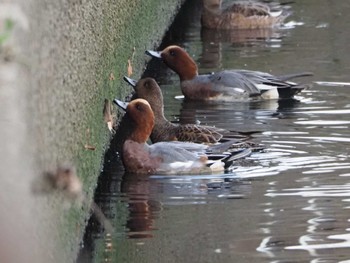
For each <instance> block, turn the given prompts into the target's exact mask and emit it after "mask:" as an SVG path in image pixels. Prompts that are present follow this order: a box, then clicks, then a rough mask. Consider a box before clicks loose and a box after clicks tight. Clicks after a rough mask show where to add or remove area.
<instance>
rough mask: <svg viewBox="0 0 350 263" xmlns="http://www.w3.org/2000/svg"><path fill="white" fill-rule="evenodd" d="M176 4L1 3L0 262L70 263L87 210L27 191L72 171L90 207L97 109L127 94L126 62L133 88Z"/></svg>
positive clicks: (101, 145) (103, 134) (98, 134)
mask: <svg viewBox="0 0 350 263" xmlns="http://www.w3.org/2000/svg"><path fill="white" fill-rule="evenodd" d="M182 2H183V0H142V1H141V0H7V1H6V0H1V1H0V127H1V128H0V138H1V141H2V145H1V147H0V164H1V165H0V171H1V177H0V180H1V183H0V207H1V208H2V211H1V213H0V232H1V237H0V255H1V262H74V261H75V258H76V255H77V252H78V250H79V242H80V241H81V239H82V236H83V232H84V227H85V224H86V219H87V217H88V215H89V205H88V203H89V201H87V202H85V204H84V205H81V204H80V203H76V202H75V203H72V202H70V201H69V200H68V201H67V200H66V198H64V196H62V194H60V193H57V192H54V193H50V194H46V195H38V194H34V193H33V191H32V188H33V184H34V185H35V182H36V180H37V178H38V177H40V176H41V175H42V174H43V172H45V171H48V170H52V169H55V167H57V165H58V164H60V163H65V162H69V163H70V164H72V165H73V166H75V168H76V171H77V175H78V177H79V178H80V179H81V180H82V182H83V185H84V187H83V188H84V195H85V196H86V200H91V199H92V197H93V191H94V188H95V186H96V180H97V177H98V175H99V172H100V169H101V164H102V157H103V153H104V150H105V147H106V146H107V145H108V141H109V139H110V133H109V131H108V129H107V126H106V124H105V123H104V120H103V115H102V109H103V103H104V99H105V98H107V99H113V98H114V97H119V98H123V97H124V96H126V95H127V94H129V93H130V92H131V89H130V88H129V87H128V85H127V84H124V83H123V81H122V76H124V75H126V74H127V65H128V60H130V61H131V65H132V69H133V75H132V77H133V78H135V79H137V78H139V77H140V75H141V74H142V72H143V70H144V67H145V63H146V62H147V59H148V58H147V57H146V56H145V55H144V51H145V50H146V49H152V48H154V47H155V46H157V45H158V44H159V43H160V40H161V39H162V36H163V35H164V33H165V32H166V30H167V28H168V26H169V25H170V23H171V21H172V19H173V17H174V15H175V14H176V12H177V10H178V9H179V7H180V5H181V4H182ZM85 145H91V146H93V147H95V149H94V150H91V149H90V150H89V149H86V147H85Z"/></svg>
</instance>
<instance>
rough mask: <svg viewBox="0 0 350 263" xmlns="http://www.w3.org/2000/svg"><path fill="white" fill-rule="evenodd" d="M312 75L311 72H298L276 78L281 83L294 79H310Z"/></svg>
mask: <svg viewBox="0 0 350 263" xmlns="http://www.w3.org/2000/svg"><path fill="white" fill-rule="evenodd" d="M313 75H314V73H312V72H300V73H292V74H286V75H281V76H278V77H277V78H278V79H279V80H281V81H287V80H290V79H294V78H301V77H310V76H313Z"/></svg>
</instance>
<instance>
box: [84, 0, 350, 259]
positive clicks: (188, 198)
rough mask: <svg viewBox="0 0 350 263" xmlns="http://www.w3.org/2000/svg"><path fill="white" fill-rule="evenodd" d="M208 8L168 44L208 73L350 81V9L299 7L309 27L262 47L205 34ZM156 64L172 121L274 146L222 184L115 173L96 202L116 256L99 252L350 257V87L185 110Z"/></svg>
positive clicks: (311, 3)
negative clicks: (302, 74)
mask: <svg viewBox="0 0 350 263" xmlns="http://www.w3.org/2000/svg"><path fill="white" fill-rule="evenodd" d="M189 2H191V1H189ZM198 3H199V1H193V2H192V4H188V9H189V11H188V17H187V20H188V21H189V22H188V23H189V24H187V25H186V26H182V27H181V30H182V31H183V29H184V28H187V29H186V32H185V33H183V32H182V33H179V32H177V31H175V32H173V33H172V34H171V41H170V42H171V43H170V44H174V43H176V44H180V45H182V46H184V47H185V48H186V49H187V50H188V51H189V52H190V54H191V56H193V57H194V58H195V60H196V61H197V62H198V63H199V67H200V68H199V71H200V72H211V71H214V70H217V69H223V68H249V69H256V70H261V71H267V72H272V73H274V74H278V73H279V74H283V73H290V72H298V71H313V72H314V77H313V78H311V79H300V81H301V82H308V81H319V80H322V81H334V82H349V80H350V78H349V74H348V72H349V70H348V69H349V68H350V58H349V53H348V48H347V46H348V43H349V41H350V35H348V34H343V33H342V32H347V30H348V24H349V23H350V17H349V16H344V15H342V13H343V10H346V8H349V7H350V2H349V3H348V2H346V1H342V2H340V1H339V3H338V2H337V5H335V4H331V3H333V1H326V0H317V1H316V0H308V1H299V2H298V3H295V4H293V10H294V12H295V17H293V20H296V21H301V22H303V23H304V25H300V26H297V27H295V28H292V29H283V30H281V31H279V32H260V33H261V34H262V35H258V37H257V38H256V39H254V37H252V36H251V35H248V34H246V32H241V34H240V35H234V34H233V33H232V32H229V33H227V34H225V33H224V32H219V33H218V32H210V31H207V32H204V31H201V30H200V27H199V24H198V21H199V20H198V18H199V15H198V10H199V9H198V7H196V5H197V4H198ZM192 5H193V6H192ZM191 8H192V9H191ZM196 10H197V11H196ZM184 20H185V19H184ZM325 25H326V26H325ZM178 30H179V29H178ZM244 33H245V34H244ZM268 33H269V35H267V34H268ZM264 34H265V37H263V36H264ZM259 36H260V37H259ZM266 36H267V39H266ZM150 65H151V66H152V65H153V66H154V67H157V69H156V70H155V71H154V72H152V70H151V73H148V74H150V75H152V74H154V75H152V76H155V77H156V78H157V80H158V82H159V83H160V85H161V88H162V91H163V94H164V99H165V105H166V106H165V114H166V116H167V118H168V119H169V120H172V121H175V122H180V123H201V124H204V125H215V126H217V127H221V128H226V129H230V130H239V131H259V132H258V133H256V134H254V135H253V141H255V142H258V143H263V144H264V145H266V148H267V149H266V151H265V152H262V153H254V154H252V155H251V156H250V157H249V158H247V159H246V160H245V161H244V162H240V163H237V164H236V165H235V166H234V168H233V170H232V171H231V173H228V174H222V175H207V176H205V175H201V176H171V177H164V176H151V177H146V178H145V177H142V178H135V177H134V176H132V175H124V173H123V171H122V170H121V167H120V164H119V165H113V166H112V167H110V168H109V167H108V166H109V165H108V164H107V165H106V166H105V172H104V173H103V176H101V177H103V180H102V179H101V180H102V181H103V183H101V184H100V186H99V189H98V192H97V200H96V201H97V202H98V203H99V204H100V206H101V207H102V208H103V210H104V211H105V213H106V215H107V217H109V218H110V219H111V221H112V222H113V224H114V225H115V226H116V229H117V233H115V237H114V238H113V242H114V245H115V247H116V248H115V251H114V254H113V253H112V252H110V253H109V252H108V253H107V254H106V253H105V252H98V251H96V252H95V253H96V254H97V255H100V256H101V255H102V256H101V257H102V258H104V257H105V258H107V257H111V258H113V260H114V261H117V260H119V261H120V262H159V259H160V258H166V259H167V262H341V261H343V262H345V261H346V260H350V256H349V253H348V250H349V247H350V243H349V229H350V227H349V225H350V224H349V213H348V212H349V211H348V209H349V208H350V205H349V202H350V191H349V190H350V184H349V183H348V178H349V176H350V174H349V170H350V160H349V151H350V150H349V149H350V147H349V142H350V132H349V124H350V121H349V120H350V115H349V114H350V110H349V107H350V106H349V105H350V104H349V97H350V93H349V91H350V90H349V88H348V87H340V86H336V87H329V86H322V85H317V84H315V85H314V87H313V88H312V89H310V90H307V91H305V92H303V93H301V94H300V95H299V96H297V97H296V98H295V99H293V100H283V101H275V100H271V101H252V102H244V103H220V104H218V103H198V102H185V101H182V100H175V99H174V97H175V96H176V95H180V94H181V92H180V89H179V87H178V77H177V76H176V75H175V74H173V73H172V72H171V71H170V70H167V69H166V68H165V67H164V66H163V65H162V64H161V63H160V62H159V61H152V62H151V63H150ZM153 66H152V67H153ZM298 81H299V80H298ZM107 160H108V159H107ZM95 224H96V223H95ZM89 233H90V235H91V236H92V238H91V241H90V242H91V243H94V244H95V245H94V247H98V246H100V247H102V248H105V247H104V245H103V244H104V243H103V242H104V241H103V240H104V238H103V232H102V229H101V228H98V229H97V230H96V229H95V232H94V231H91V232H89ZM101 244H102V245H101ZM90 250H93V249H92V248H90ZM102 251H103V249H102ZM104 253H105V254H104ZM96 258H97V256H95V260H91V262H99V261H98V260H97V259H96ZM119 261H118V262H119Z"/></svg>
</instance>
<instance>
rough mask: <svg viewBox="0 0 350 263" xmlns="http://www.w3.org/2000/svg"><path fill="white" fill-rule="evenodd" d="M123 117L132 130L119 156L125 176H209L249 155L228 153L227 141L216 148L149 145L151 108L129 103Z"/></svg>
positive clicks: (140, 101)
mask: <svg viewBox="0 0 350 263" xmlns="http://www.w3.org/2000/svg"><path fill="white" fill-rule="evenodd" d="M126 115H127V117H128V120H129V121H130V122H131V124H132V127H133V129H132V130H131V132H130V133H129V135H128V136H127V138H126V140H125V141H124V144H123V147H122V152H121V157H122V158H121V159H122V162H123V164H124V167H125V171H126V172H127V173H133V174H146V175H156V174H162V175H163V174H203V173H209V174H212V173H215V172H223V171H226V170H228V169H229V168H230V166H231V165H232V164H233V162H234V161H235V160H237V159H238V158H243V157H246V156H248V155H250V153H251V151H250V150H249V149H248V148H246V149H243V150H239V151H227V150H228V149H229V146H230V144H231V142H230V141H228V142H225V143H222V144H218V145H205V144H198V143H192V142H180V141H172V142H157V143H154V144H148V143H147V140H148V138H149V136H150V135H151V133H152V130H153V127H154V123H155V116H154V113H153V111H152V108H151V106H150V104H149V103H148V102H147V101H146V100H144V99H135V100H132V101H131V102H129V103H128V105H127V107H126Z"/></svg>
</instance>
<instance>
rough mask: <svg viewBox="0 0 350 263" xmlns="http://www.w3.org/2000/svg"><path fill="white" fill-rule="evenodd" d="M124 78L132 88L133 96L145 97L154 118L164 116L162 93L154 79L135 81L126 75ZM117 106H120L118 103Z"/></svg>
mask: <svg viewBox="0 0 350 263" xmlns="http://www.w3.org/2000/svg"><path fill="white" fill-rule="evenodd" d="M124 80H125V81H126V82H127V83H129V84H130V85H131V86H132V87H133V88H134V91H135V94H134V98H139V99H145V100H147V101H148V103H149V104H150V105H151V108H152V110H153V113H154V115H155V118H156V119H158V118H164V103H163V94H162V91H161V89H160V87H159V85H158V83H157V82H156V81H155V79H153V78H143V79H140V80H139V81H135V80H133V79H130V78H128V77H124ZM118 106H119V107H121V106H120V105H118Z"/></svg>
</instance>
